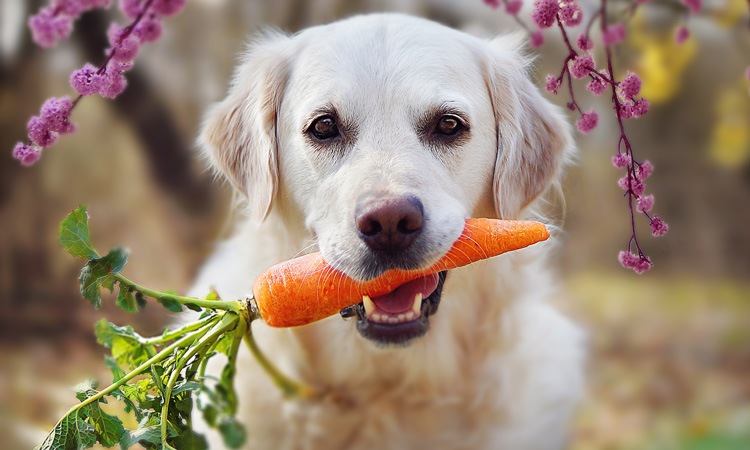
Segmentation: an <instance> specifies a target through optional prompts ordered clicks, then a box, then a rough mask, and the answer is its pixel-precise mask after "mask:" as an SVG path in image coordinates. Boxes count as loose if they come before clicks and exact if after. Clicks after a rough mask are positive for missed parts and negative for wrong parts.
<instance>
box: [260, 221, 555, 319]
mask: <svg viewBox="0 0 750 450" xmlns="http://www.w3.org/2000/svg"><path fill="white" fill-rule="evenodd" d="M548 237H549V232H548V231H547V228H546V227H545V226H544V225H543V224H541V223H539V222H532V221H520V220H497V219H467V220H466V225H465V227H464V231H463V233H462V234H461V236H460V237H459V238H458V240H457V241H456V242H455V243H454V244H453V247H452V248H451V249H450V250H449V251H448V253H446V254H445V256H443V257H442V258H441V259H440V260H439V261H438V262H436V263H435V264H433V265H432V266H430V267H427V268H425V269H418V270H400V269H394V270H389V271H387V272H385V273H383V274H381V275H380V276H378V277H376V278H373V279H371V280H368V281H364V282H361V281H355V280H353V279H351V278H349V277H348V276H346V275H344V274H343V273H342V272H340V271H338V270H336V269H334V268H333V267H332V266H330V265H328V264H327V263H326V262H325V261H323V257H322V256H321V254H320V253H312V254H310V255H306V256H302V257H300V258H295V259H292V260H289V261H286V262H283V263H280V264H277V265H275V266H273V267H271V268H270V269H268V270H267V271H266V272H265V273H264V274H262V275H261V276H260V277H258V279H257V280H255V284H254V285H253V296H254V298H255V301H256V302H257V305H258V309H259V311H260V315H261V317H263V319H264V320H265V322H266V323H267V324H268V325H270V326H272V327H292V326H298V325H305V324H308V323H312V322H315V321H317V320H321V319H324V318H326V317H328V316H331V315H334V314H336V313H337V312H339V311H340V310H341V309H342V308H346V307H347V306H351V305H354V304H356V303H359V302H360V301H362V296H363V295H367V296H369V297H377V296H379V295H383V294H387V293H389V292H391V291H393V290H394V289H396V288H397V287H399V286H401V285H402V284H404V283H406V282H408V281H411V280H414V279H417V278H419V277H423V276H425V275H430V274H433V273H437V272H442V271H443V270H449V269H455V268H457V267H461V266H465V265H467V264H471V263H473V262H476V261H479V260H482V259H486V258H491V257H493V256H497V255H500V254H501V253H505V252H509V251H512V250H517V249H520V248H523V247H527V246H529V245H531V244H534V243H537V242H539V241H543V240H545V239H547V238H548Z"/></svg>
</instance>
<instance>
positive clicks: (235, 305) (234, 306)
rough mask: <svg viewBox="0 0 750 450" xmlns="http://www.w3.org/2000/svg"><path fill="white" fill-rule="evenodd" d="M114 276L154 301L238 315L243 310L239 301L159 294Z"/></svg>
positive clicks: (119, 276)
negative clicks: (168, 301)
mask: <svg viewBox="0 0 750 450" xmlns="http://www.w3.org/2000/svg"><path fill="white" fill-rule="evenodd" d="M114 276H115V278H117V281H119V282H120V283H121V284H124V285H125V286H127V287H128V288H130V289H133V290H136V291H138V292H141V293H142V294H144V295H146V296H148V297H152V298H156V299H159V298H168V299H170V300H174V301H176V302H179V303H180V304H183V305H185V304H193V305H197V306H200V307H202V308H209V309H221V310H224V311H232V312H235V313H239V312H240V311H241V309H242V308H243V305H242V302H239V301H233V302H225V301H221V300H203V299H199V298H194V297H183V296H181V295H176V294H168V293H166V292H160V291H155V290H153V289H149V288H147V287H145V286H141V285H139V284H136V283H134V282H133V281H131V280H129V279H127V278H125V277H124V276H123V275H122V274H119V273H116V274H114Z"/></svg>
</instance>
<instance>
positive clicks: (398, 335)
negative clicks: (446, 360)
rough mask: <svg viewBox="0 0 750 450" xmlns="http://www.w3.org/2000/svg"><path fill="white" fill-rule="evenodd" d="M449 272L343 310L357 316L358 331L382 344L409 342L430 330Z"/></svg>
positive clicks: (345, 314) (411, 283)
mask: <svg viewBox="0 0 750 450" xmlns="http://www.w3.org/2000/svg"><path fill="white" fill-rule="evenodd" d="M447 273H448V272H447V271H443V272H440V273H438V274H432V275H427V276H424V277H421V278H417V279H416V280H412V281H410V282H408V283H406V284H403V285H401V286H399V287H397V288H396V289H394V290H393V292H390V293H388V294H385V295H381V296H379V297H373V298H370V297H367V296H364V297H363V298H362V302H360V303H358V304H356V305H352V306H349V307H347V308H344V309H342V310H341V316H342V317H345V318H347V317H355V316H356V318H357V330H358V331H359V333H360V334H361V335H362V336H363V337H364V338H366V339H370V340H372V341H375V342H376V343H378V344H382V345H407V344H409V343H410V342H411V341H412V340H413V339H416V338H418V337H421V336H423V335H424V334H425V333H427V330H428V329H429V325H430V322H429V318H430V316H431V315H432V314H435V313H436V312H437V309H438V305H439V304H440V297H441V293H442V291H443V284H444V283H445V278H446V276H447Z"/></svg>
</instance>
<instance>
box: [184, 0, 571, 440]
mask: <svg viewBox="0 0 750 450" xmlns="http://www.w3.org/2000/svg"><path fill="white" fill-rule="evenodd" d="M519 47H520V43H519V40H518V39H514V38H498V39H494V40H492V41H484V40H481V39H478V38H475V37H472V36H469V35H466V34H463V33H461V32H458V31H455V30H451V29H449V28H446V27H443V26H441V25H438V24H435V23H433V22H429V21H426V20H422V19H416V18H411V17H407V16H401V15H392V14H383V15H370V16H360V17H355V18H352V19H348V20H345V21H341V22H336V23H333V24H330V25H326V26H321V27H315V28H311V29H308V30H305V31H303V32H301V33H299V34H297V35H294V36H286V35H283V34H279V33H270V34H266V35H265V36H263V37H261V38H260V39H259V40H257V41H256V42H254V43H253V44H252V45H251V46H250V49H249V50H248V52H247V54H246V55H245V58H244V60H243V61H242V64H241V65H240V67H239V68H238V70H237V72H236V74H235V77H234V81H233V84H232V88H231V89H230V92H229V95H228V96H227V98H226V99H225V100H224V101H223V102H221V103H219V104H217V105H216V106H214V107H213V108H212V109H211V111H210V112H209V113H208V115H207V119H206V123H205V126H204V131H203V134H202V136H201V143H202V145H203V147H204V149H205V150H206V155H207V157H208V159H209V160H210V161H211V163H212V164H213V166H214V167H215V168H216V169H217V170H218V171H219V172H220V173H221V174H223V175H224V176H226V177H227V179H228V180H229V181H230V182H231V183H232V185H233V186H234V187H235V188H236V190H237V191H238V192H239V193H240V194H241V195H242V196H243V197H244V198H245V199H246V200H247V205H248V208H247V211H248V213H249V216H250V217H249V219H248V220H247V221H245V222H243V223H242V224H240V225H239V226H238V230H237V233H236V235H235V236H234V237H233V238H231V239H230V240H228V241H226V242H224V243H222V244H221V245H220V246H219V247H218V248H217V250H216V252H215V254H214V255H213V256H212V257H211V259H210V260H209V261H208V262H207V263H206V265H205V267H204V269H203V271H202V272H201V274H200V276H199V278H198V280H197V281H196V284H195V287H194V289H193V290H192V294H193V295H204V294H205V293H206V292H207V291H208V289H209V287H210V286H213V287H215V288H216V289H217V291H218V292H219V294H220V295H221V296H222V297H223V298H241V297H243V296H244V295H246V294H247V293H248V292H249V291H250V288H251V285H252V282H253V280H254V278H255V277H256V276H257V275H259V274H260V273H261V272H262V271H263V270H265V269H266V268H267V267H269V266H270V265H272V264H275V263H277V262H279V261H283V260H286V259H289V258H291V257H293V256H296V255H297V254H298V253H300V252H301V251H306V250H309V249H311V247H310V244H311V243H312V244H315V245H317V246H318V248H319V249H320V250H321V251H322V252H323V255H324V257H325V258H326V260H327V261H329V262H331V263H332V264H334V265H336V266H337V267H338V268H339V269H341V270H343V271H345V272H346V273H348V274H350V275H351V276H354V277H361V276H363V272H362V271H361V270H360V269H361V266H360V265H361V264H362V258H363V257H364V256H363V255H364V254H365V251H364V245H363V244H362V243H361V241H360V240H359V239H358V237H357V235H356V233H355V231H354V228H353V223H352V222H353V220H352V217H353V209H354V207H355V204H356V202H357V199H358V198H360V197H361V196H362V195H364V194H366V193H368V192H373V191H377V192H386V193H389V194H397V195H398V194H409V195H418V196H419V197H420V199H421V200H422V202H423V203H424V209H425V217H426V222H425V228H424V231H423V233H422V236H421V237H420V239H421V240H422V242H423V245H424V246H425V248H426V250H425V262H429V261H433V260H436V259H437V258H439V257H440V256H441V255H442V254H443V253H444V252H445V251H446V250H447V249H448V248H449V247H450V245H451V243H452V242H453V240H455V238H456V237H457V236H458V234H459V233H460V231H461V229H462V224H463V219H464V218H465V217H482V216H483V217H487V216H500V217H503V218H517V217H529V216H531V215H533V214H534V210H535V207H534V206H535V204H537V203H538V202H539V201H540V199H542V196H543V194H544V193H545V192H546V191H547V190H548V189H549V187H550V186H554V185H555V184H556V183H557V181H558V179H559V177H560V173H561V170H562V167H563V166H564V163H565V161H566V158H567V157H569V154H570V151H571V141H570V136H569V131H568V128H567V126H566V124H565V121H564V119H563V117H562V115H561V113H560V112H559V110H558V109H557V108H555V107H554V106H552V105H551V104H549V103H548V102H547V101H546V100H545V99H544V98H543V97H542V96H541V95H540V94H539V92H538V91H537V89H536V88H535V87H534V86H533V85H532V84H531V82H530V81H529V80H528V77H527V66H528V64H529V61H528V60H526V59H525V58H524V57H523V56H522V54H521V52H520V49H519ZM445 104H449V105H450V106H451V107H455V108H457V109H459V110H460V111H462V112H463V113H465V114H466V115H467V116H468V117H469V120H470V123H471V129H470V138H469V139H468V140H467V141H466V142H465V143H463V144H462V145H461V146H459V147H458V148H457V149H452V150H450V151H445V152H442V153H441V152H437V151H436V150H435V148H433V147H430V145H427V144H425V143H424V142H423V140H420V139H419V137H418V135H417V133H416V132H415V129H414V127H415V123H416V122H417V121H418V119H419V117H422V116H423V115H424V114H425V111H428V110H429V109H430V108H432V107H436V106H440V105H445ZM327 105H333V106H334V107H335V108H336V110H337V111H338V112H339V114H340V115H341V116H343V117H345V119H346V121H348V122H349V123H353V124H356V127H357V133H356V139H355V140H353V143H352V144H351V145H349V146H347V147H346V149H345V151H344V152H343V153H337V154H330V153H326V152H324V151H320V150H319V149H317V150H316V149H315V148H313V147H312V146H311V145H310V142H309V140H306V139H305V136H304V133H303V131H304V129H305V123H307V122H309V120H310V118H311V114H312V112H313V111H315V110H316V109H320V108H321V107H325V106H327ZM261 219H264V220H261ZM550 245H551V244H549V243H545V244H539V245H536V246H534V247H531V248H528V249H524V250H521V251H517V252H514V253H511V254H506V255H503V256H500V257H497V258H494V259H492V260H488V261H484V262H480V263H476V264H473V265H471V266H469V267H466V268H462V269H456V270H453V271H451V272H450V273H449V274H448V279H447V282H446V284H445V288H444V291H443V294H442V301H441V303H440V309H439V311H438V312H437V314H435V315H434V316H432V317H431V318H430V330H429V331H428V332H427V334H426V335H425V336H424V337H421V338H418V339H417V340H415V341H414V342H413V343H411V345H409V346H407V347H398V348H394V347H386V348H379V347H376V346H375V345H374V344H373V343H372V342H370V341H367V340H365V339H363V338H362V337H361V336H360V335H359V334H358V333H357V331H356V330H355V327H354V323H353V322H354V321H353V320H343V319H342V318H341V317H338V316H337V317H331V318H329V319H326V320H323V321H321V322H318V323H315V324H312V325H308V326H304V327H299V328H292V329H271V328H269V327H267V326H266V325H265V324H262V323H256V324H254V325H253V329H254V330H255V335H256V337H257V339H258V341H259V345H260V347H261V348H262V349H263V350H264V351H265V352H266V353H267V354H268V355H269V357H270V358H271V359H272V360H273V361H274V362H275V363H276V364H278V365H279V367H280V368H281V369H282V370H283V371H285V372H286V373H287V374H288V375H290V376H292V377H296V378H298V379H300V380H302V381H304V382H306V383H308V384H309V385H310V386H312V387H313V388H315V389H317V390H318V391H319V392H321V393H322V395H321V396H320V398H317V399H315V400H307V401H298V400H292V401H285V400H283V399H282V397H281V393H280V391H279V390H278V389H276V388H275V387H274V386H272V385H271V383H270V381H269V379H268V377H267V376H266V375H265V374H264V373H263V372H262V371H261V370H260V368H259V367H258V366H257V365H256V364H255V362H254V361H253V360H252V358H251V356H250V355H249V354H247V353H243V354H242V356H241V358H240V360H239V378H238V381H237V389H238V392H239V395H240V417H241V419H242V420H243V421H244V422H245V423H246V425H247V427H248V431H249V433H248V434H249V442H248V444H247V448H254V449H286V448H289V449H297V448H301V449H327V450H328V449H421V448H425V449H435V450H436V449H462V448H466V449H501V448H508V449H559V448H562V447H564V446H565V443H566V440H567V438H568V431H567V430H568V421H569V419H570V416H571V413H572V411H573V409H574V406H575V403H576V401H577V400H578V398H579V397H580V395H581V392H582V386H583V380H582V365H583V360H584V353H585V352H584V345H583V344H584V343H583V335H582V333H581V332H580V331H579V330H578V328H576V327H575V326H574V325H573V324H572V323H571V322H569V321H568V320H567V319H565V318H564V317H563V316H561V315H560V314H559V313H558V312H556V311H555V310H554V309H553V308H552V307H551V306H549V305H548V303H547V302H548V301H550V300H552V301H554V299H555V298H556V297H557V296H558V295H559V294H558V293H557V291H556V282H555V281H554V280H553V279H552V276H551V275H550V271H549V270H548V269H547V268H546V266H545V261H544V259H545V258H544V257H545V255H546V254H547V253H548V252H549V250H550ZM312 249H314V246H313V248H312ZM211 443H212V448H222V444H221V441H220V440H219V439H218V438H217V437H216V436H215V435H212V442H211Z"/></svg>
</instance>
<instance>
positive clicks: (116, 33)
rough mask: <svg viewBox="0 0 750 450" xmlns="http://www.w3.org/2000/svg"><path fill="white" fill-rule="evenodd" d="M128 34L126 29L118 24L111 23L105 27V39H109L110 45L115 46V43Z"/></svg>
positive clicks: (117, 43)
mask: <svg viewBox="0 0 750 450" xmlns="http://www.w3.org/2000/svg"><path fill="white" fill-rule="evenodd" d="M127 34H128V32H127V30H126V29H125V28H124V27H121V26H120V25H118V24H116V23H113V24H111V25H110V26H109V28H108V29H107V39H108V40H109V45H111V46H112V47H117V45H119V44H120V41H122V39H123V38H124V37H125V36H126V35H127Z"/></svg>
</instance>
